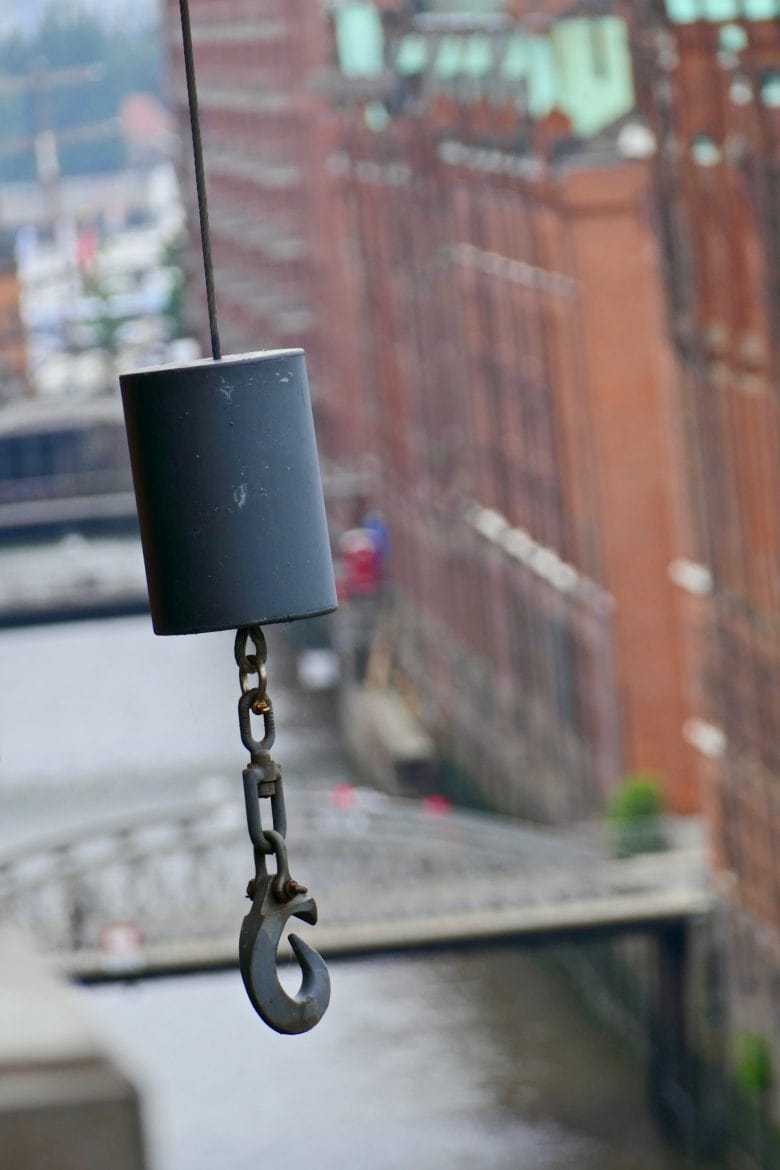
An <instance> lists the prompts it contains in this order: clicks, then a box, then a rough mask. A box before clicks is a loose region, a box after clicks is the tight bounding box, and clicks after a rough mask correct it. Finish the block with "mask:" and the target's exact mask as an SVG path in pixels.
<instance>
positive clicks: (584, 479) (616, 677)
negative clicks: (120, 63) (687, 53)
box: [333, 4, 697, 819]
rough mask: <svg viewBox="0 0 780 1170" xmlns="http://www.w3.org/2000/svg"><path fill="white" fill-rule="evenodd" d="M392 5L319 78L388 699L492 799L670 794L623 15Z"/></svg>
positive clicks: (660, 415) (661, 590)
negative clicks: (383, 628)
mask: <svg viewBox="0 0 780 1170" xmlns="http://www.w3.org/2000/svg"><path fill="white" fill-rule="evenodd" d="M390 7H392V8H393V9H394V11H393V12H392V13H388V12H387V11H386V12H385V15H384V20H383V27H382V30H381V31H382V41H383V48H384V51H383V68H382V71H381V73H379V72H375V73H374V74H373V75H372V76H371V78H370V81H367V83H366V88H365V90H364V92H363V93H361V91H360V88H359V86H357V85H355V83H354V82H353V84H352V86H351V88H350V89H349V90H345V89H341V90H338V89H337V90H336V96H337V98H338V100H339V101H340V104H341V127H342V130H341V150H340V153H339V155H338V158H337V167H336V169H337V171H338V176H339V180H340V183H341V189H342V192H343V200H344V204H345V207H346V208H347V209H348V210H347V215H348V231H349V241H350V242H349V251H350V254H351V257H352V262H353V268H354V271H355V273H356V291H357V296H356V301H355V310H356V316H355V329H354V332H355V334H356V337H357V340H358V343H359V351H360V361H361V376H360V384H361V386H362V404H361V405H362V410H361V414H360V416H359V419H358V420H357V423H353V429H354V427H355V426H356V425H357V427H358V429H360V430H362V432H363V433H364V435H365V443H366V446H367V447H368V449H370V450H371V451H372V452H373V453H374V455H375V459H376V466H377V469H378V471H377V477H378V478H377V485H376V491H375V495H374V498H373V501H372V502H373V503H375V504H377V505H378V506H380V507H381V508H382V509H383V510H384V512H385V513H386V515H387V518H388V521H389V524H390V529H391V537H392V548H393V557H392V576H393V584H394V587H395V597H396V603H397V627H396V628H397V636H398V644H399V653H400V657H401V660H402V663H403V669H404V672H405V674H406V676H407V679H408V681H409V683H410V687H409V691H410V692H412V693H414V694H415V695H416V696H417V702H418V705H419V709H420V713H421V714H422V716H423V718H424V720H425V722H426V723H427V724H428V725H429V726H430V727H431V728H432V729H433V730H434V731H435V732H436V734H437V736H438V738H439V741H440V743H441V744H442V745H443V747H444V749H445V751H447V752H448V754H450V755H451V756H452V757H453V758H454V759H455V761H456V762H457V763H458V764H459V765H460V766H461V767H462V768H463V769H464V770H465V771H467V772H468V773H469V774H470V775H471V776H472V777H475V779H476V781H477V783H478V785H479V787H480V789H481V790H482V792H483V793H484V795H485V796H486V797H487V798H488V799H489V801H490V802H491V803H492V804H494V805H497V806H498V807H503V808H505V809H509V810H511V811H515V812H524V813H530V814H532V815H541V816H544V817H549V818H553V819H566V818H570V817H577V816H581V815H585V814H587V813H589V812H592V811H593V810H595V809H596V808H598V807H600V805H601V804H602V801H603V798H604V795H605V794H606V793H607V792H608V791H609V790H610V789H611V788H612V787H613V786H614V785H615V783H616V782H617V780H618V778H619V777H620V775H621V774H623V773H626V772H630V771H634V770H638V769H643V770H651V771H655V772H658V773H659V774H660V775H662V776H663V777H664V780H665V784H666V791H667V797H668V800H669V804H670V806H671V807H673V808H676V809H678V810H681V811H689V810H691V809H693V808H694V807H696V801H697V794H696V784H695V775H696V773H695V760H694V758H693V751H692V749H691V747H690V745H689V744H688V743H687V742H686V741H685V739H684V737H683V727H684V725H685V724H686V723H687V722H688V721H690V719H691V718H692V717H693V715H694V714H695V713H696V712H695V711H694V710H693V709H692V708H691V706H690V702H691V699H692V697H691V695H690V694H688V693H687V692H686V689H685V685H684V674H685V671H684V648H683V645H682V641H681V635H680V631H681V614H680V608H679V604H678V599H677V598H676V596H675V591H674V587H673V585H672V584H671V582H670V580H669V576H668V569H669V566H670V564H671V563H672V562H673V561H674V560H675V559H676V558H677V557H678V555H679V549H680V537H679V534H678V533H677V531H676V529H675V521H674V503H675V496H674V492H673V467H672V452H671V450H670V444H669V432H670V429H671V427H672V421H671V419H670V414H669V411H670V409H671V399H670V397H669V394H670V388H671V384H672V379H671V374H672V363H671V350H670V347H669V346H668V343H667V341H666V337H665V329H664V321H663V309H662V305H663V299H662V284H661V276H660V272H659V265H658V255H657V249H656V246H655V238H654V234H653V230H652V224H651V216H650V214H649V175H648V171H647V169H646V165H645V164H644V163H642V162H638V161H633V160H628V159H626V158H625V157H624V154H623V153H621V148H622V150H623V151H624V150H625V149H626V146H625V144H626V141H627V136H628V138H630V135H631V133H632V132H634V136H636V131H637V127H633V126H632V125H631V123H630V114H631V111H632V108H633V102H634V95H633V86H632V83H631V69H630V58H629V52H628V41H627V32H626V27H625V25H624V24H623V23H622V22H621V21H620V20H618V19H617V18H615V17H611V16H603V15H598V14H597V13H598V9H599V6H594V14H593V15H592V16H584V17H583V16H580V17H579V18H578V19H577V20H576V21H570V22H566V21H562V22H559V21H557V20H556V19H555V11H554V10H555V9H556V8H559V7H560V6H555V5H549V6H548V7H549V8H550V9H551V10H552V15H551V18H550V19H549V20H547V19H541V18H540V16H539V10H540V5H538V4H535V5H528V6H527V7H528V9H529V15H528V16H526V15H524V12H523V6H522V5H521V6H520V7H519V10H518V11H517V12H516V13H515V14H514V16H513V18H509V17H507V16H506V15H505V14H504V15H502V14H500V13H493V12H491V13H489V14H484V13H483V14H482V15H481V16H477V17H473V18H472V19H471V20H467V19H464V18H458V19H450V20H447V19H446V18H443V17H438V16H437V15H436V14H435V13H432V14H429V15H428V16H427V17H423V18H420V19H418V20H417V21H416V22H410V21H409V20H408V19H407V18H406V17H404V18H403V19H399V11H398V10H399V9H402V8H403V6H402V5H395V6H389V5H386V6H385V9H388V8H390ZM475 7H476V6H475ZM337 16H338V14H337ZM337 31H338V34H339V36H338V38H337V39H338V44H339V48H340V49H341V52H342V54H346V57H347V60H349V42H348V40H347V39H346V34H345V31H344V29H343V28H341V29H338V30H337ZM352 68H353V69H355V68H356V67H355V66H354V65H353V66H352ZM583 86H584V87H585V94H586V95H587V96H589V97H590V98H591V100H590V101H589V102H585V103H584V104H583V103H582V96H583ZM580 106H582V108H580ZM626 123H628V125H627V126H626ZM640 129H641V128H640ZM334 327H335V321H334ZM333 409H334V410H335V411H338V409H339V406H338V403H335V404H334V406H333Z"/></svg>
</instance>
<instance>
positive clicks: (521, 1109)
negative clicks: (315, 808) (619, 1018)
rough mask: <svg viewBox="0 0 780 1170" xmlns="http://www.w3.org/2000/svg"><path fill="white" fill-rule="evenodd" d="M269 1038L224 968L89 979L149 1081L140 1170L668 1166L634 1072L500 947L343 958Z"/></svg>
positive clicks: (535, 967)
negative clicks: (325, 1001)
mask: <svg viewBox="0 0 780 1170" xmlns="http://www.w3.org/2000/svg"><path fill="white" fill-rule="evenodd" d="M332 980H333V999H332V1002H331V1007H330V1009H329V1011H328V1013H327V1015H326V1016H325V1018H324V1020H323V1021H322V1023H321V1024H320V1025H319V1026H318V1027H317V1028H316V1029H315V1030H314V1031H313V1032H311V1033H309V1034H308V1035H306V1036H300V1037H294V1038H292V1037H279V1036H276V1035H274V1034H273V1033H271V1032H269V1031H268V1029H267V1028H265V1027H264V1026H263V1025H262V1024H260V1022H259V1021H258V1020H257V1019H256V1017H255V1016H254V1014H253V1013H252V1010H251V1008H250V1006H249V1004H248V1003H247V1001H246V998H245V996H244V992H243V987H242V985H241V981H240V978H239V976H238V974H237V972H236V973H228V974H224V975H218V976H203V977H198V978H193V979H187V980H176V981H171V982H166V983H156V984H147V985H145V986H142V987H132V988H100V989H92V990H90V991H85V992H84V995H85V996H87V998H88V1000H89V1005H90V1008H91V1009H92V1010H93V1011H94V1012H96V1013H97V1014H98V1016H99V1018H100V1020H101V1023H102V1026H103V1027H104V1029H105V1030H106V1031H107V1032H108V1034H109V1035H110V1036H111V1037H112V1038H113V1039H114V1041H115V1043H116V1044H117V1046H118V1048H119V1050H120V1052H121V1053H123V1054H124V1057H125V1061H126V1063H127V1064H128V1065H129V1067H130V1068H131V1070H133V1071H135V1073H136V1076H137V1080H138V1082H139V1083H140V1084H141V1085H142V1086H143V1087H144V1090H145V1103H146V1116H147V1122H148V1128H149V1134H150V1146H151V1151H152V1155H153V1157H152V1170H216V1168H219V1170H257V1167H258V1166H260V1165H262V1166H264V1167H269V1166H278V1167H279V1168H280V1170H281V1168H282V1167H293V1166H295V1167H297V1166H304V1165H313V1166H315V1167H317V1170H344V1168H349V1170H352V1168H353V1167H354V1168H359V1170H408V1168H414V1170H417V1168H420V1170H679V1167H680V1166H681V1165H682V1164H681V1162H679V1161H678V1160H677V1159H676V1158H675V1156H674V1155H673V1154H672V1153H671V1152H670V1151H668V1150H666V1149H665V1148H664V1147H663V1146H662V1144H661V1143H660V1141H659V1139H658V1138H657V1136H656V1135H655V1133H654V1131H653V1129H652V1126H651V1124H650V1122H649V1120H648V1117H647V1114H646V1111H645V1107H644V1102H643V1099H642V1091H641V1085H642V1073H641V1070H640V1069H639V1068H638V1067H637V1066H636V1065H635V1064H634V1063H633V1062H632V1061H631V1059H630V1058H629V1057H628V1056H627V1055H626V1053H625V1052H624V1051H623V1050H622V1048H620V1047H619V1046H617V1045H616V1044H614V1043H613V1042H612V1041H611V1039H610V1038H609V1037H607V1036H605V1034H604V1033H602V1032H600V1031H599V1030H598V1029H596V1028H595V1027H594V1026H593V1025H592V1024H590V1023H589V1022H588V1020H586V1019H584V1018H583V1017H582V1014H581V1013H580V1012H579V1011H578V1010H577V1008H576V1007H575V1006H574V1005H573V1001H572V999H571V997H570V996H569V994H568V991H567V988H566V985H565V983H564V981H563V980H562V978H561V977H560V976H558V975H557V974H556V973H555V972H554V971H551V970H550V969H548V967H547V966H546V965H543V964H540V963H539V962H538V961H536V960H533V959H531V958H529V957H528V956H525V955H522V954H518V953H516V952H513V951H493V952H488V953H483V954H475V953H469V954H463V955H453V956H444V957H442V956H438V957H416V958H410V959H403V960H381V961H375V962H363V963H340V964H336V965H334V967H333V970H332Z"/></svg>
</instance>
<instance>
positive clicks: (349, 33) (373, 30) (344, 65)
mask: <svg viewBox="0 0 780 1170" xmlns="http://www.w3.org/2000/svg"><path fill="white" fill-rule="evenodd" d="M335 20H336V47H337V51H338V57H339V65H340V67H341V71H342V73H343V74H344V75H345V77H376V76H378V74H380V73H381V72H382V69H383V67H384V36H383V33H382V22H381V20H380V19H379V13H378V12H377V10H376V9H375V8H374V5H373V4H366V3H353V4H343V5H341V7H340V8H337V9H336V11H335Z"/></svg>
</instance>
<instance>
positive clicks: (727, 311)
mask: <svg viewBox="0 0 780 1170" xmlns="http://www.w3.org/2000/svg"><path fill="white" fill-rule="evenodd" d="M717 16H718V19H715V18H714V16H713V17H712V18H710V17H709V15H708V11H705V10H704V9H703V8H697V6H696V5H693V4H691V3H686V2H685V0H677V2H673V0H669V3H667V4H666V5H664V4H662V3H658V2H652V0H644V2H642V3H634V4H632V6H631V18H632V20H633V21H634V46H635V53H636V61H637V76H638V78H639V81H640V85H639V93H640V102H641V105H642V107H643V109H644V110H645V111H646V112H647V114H648V116H649V118H650V119H651V122H652V125H653V128H654V130H655V133H656V136H657V140H658V166H657V168H656V181H657V188H658V206H659V208H660V210H661V212H662V221H661V223H662V233H661V239H662V244H663V251H664V259H665V269H666V292H667V306H668V316H669V321H670V327H671V333H672V335H673V338H674V342H675V349H676V354H677V359H678V368H679V395H680V398H679V401H680V415H681V418H682V419H683V420H684V423H685V435H684V448H683V451H682V454H683V459H684V465H685V468H686V472H687V488H688V498H689V500H690V501H691V504H692V507H691V508H690V515H691V517H692V524H691V528H690V542H691V543H690V548H691V556H692V557H693V558H694V559H695V560H696V561H697V562H698V563H699V564H700V566H701V572H700V574H699V577H700V579H708V580H709V582H710V586H711V595H710V597H709V599H708V601H707V605H708V607H709V617H710V625H709V634H710V636H709V638H707V639H706V641H705V642H704V643H703V644H702V649H703V653H702V654H701V661H702V667H703V669H702V672H701V673H702V675H703V676H704V679H705V683H706V692H707V695H706V700H707V703H708V705H709V708H710V710H711V712H712V713H713V715H712V719H713V722H714V723H715V724H716V726H714V727H712V728H710V735H709V741H710V744H711V746H712V747H713V748H714V749H715V750H714V751H713V752H711V753H710V755H711V759H710V761H709V763H708V764H707V768H706V772H707V781H708V783H707V784H706V785H705V788H704V793H705V796H706V802H707V808H708V811H709V813H710V820H711V825H712V830H713V838H714V847H715V855H716V860H717V863H718V865H719V867H720V869H721V870H722V871H723V872H724V874H728V875H730V877H729V883H732V882H733V883H734V884H733V886H730V888H731V893H732V899H731V915H730V921H729V932H728V933H729V936H730V938H731V941H732V943H733V945H732V946H731V948H730V952H731V956H732V959H733V969H732V974H733V976H734V978H733V979H732V988H731V989H732V991H733V992H734V993H735V994H733V995H732V997H731V999H732V1007H733V1010H734V1012H735V1017H736V1018H735V1030H737V1029H738V1028H739V1027H740V1026H743V1027H749V1028H752V1029H755V1030H758V1031H761V1032H763V1033H764V1034H765V1035H767V1036H768V1037H770V1038H771V1039H772V1041H773V1043H774V1047H775V1067H780V1020H778V1016H777V1003H778V987H780V860H778V856H779V855H778V846H780V471H779V470H778V450H780V426H779V424H780V414H779V412H780V400H779V399H778V388H779V381H778V380H779V378H780V4H778V3H777V2H775V0H756V2H755V3H750V4H745V5H743V6H742V5H737V4H729V3H726V4H721V5H719V6H718V12H717ZM713 733H714V734H713Z"/></svg>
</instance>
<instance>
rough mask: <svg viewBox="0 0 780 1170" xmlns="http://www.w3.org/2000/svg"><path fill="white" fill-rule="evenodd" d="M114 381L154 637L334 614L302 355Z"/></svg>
mask: <svg viewBox="0 0 780 1170" xmlns="http://www.w3.org/2000/svg"><path fill="white" fill-rule="evenodd" d="M119 381H120V385H121V388H122V402H123V405H124V411H125V425H126V427H127V438H128V443H129V446H130V461H131V464H132V468H133V483H134V486H135V496H136V504H137V506H138V519H139V522H140V527H141V539H142V542H143V549H144V561H145V563H146V579H147V584H148V587H149V601H150V604H151V610H152V622H153V624H154V629H155V633H157V634H197V633H205V632H206V631H208V630H224V629H233V628H236V627H238V626H247V625H252V624H254V623H261V624H267V623H270V622H287V621H294V620H296V619H297V618H306V617H313V616H315V615H317V614H323V613H329V612H330V611H331V610H333V609H335V608H336V587H335V582H334V579H333V565H332V562H331V555H330V543H329V540H328V527H327V521H326V518H325V505H324V500H323V494H322V483H321V480H320V471H319V461H318V458H317V444H316V439H315V435H314V422H313V419H312V412H311V401H310V398H309V386H308V381H307V378H306V363H305V359H304V355H303V351H302V350H299V349H291V350H271V351H268V352H261V353H251V354H241V355H239V356H235V357H233V356H231V357H225V358H222V359H221V360H220V361H211V360H204V361H198V362H190V363H188V364H187V365H183V366H157V367H152V368H150V369H145V370H136V371H134V372H133V373H129V374H123V375H122V376H121V378H120V380H119Z"/></svg>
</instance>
